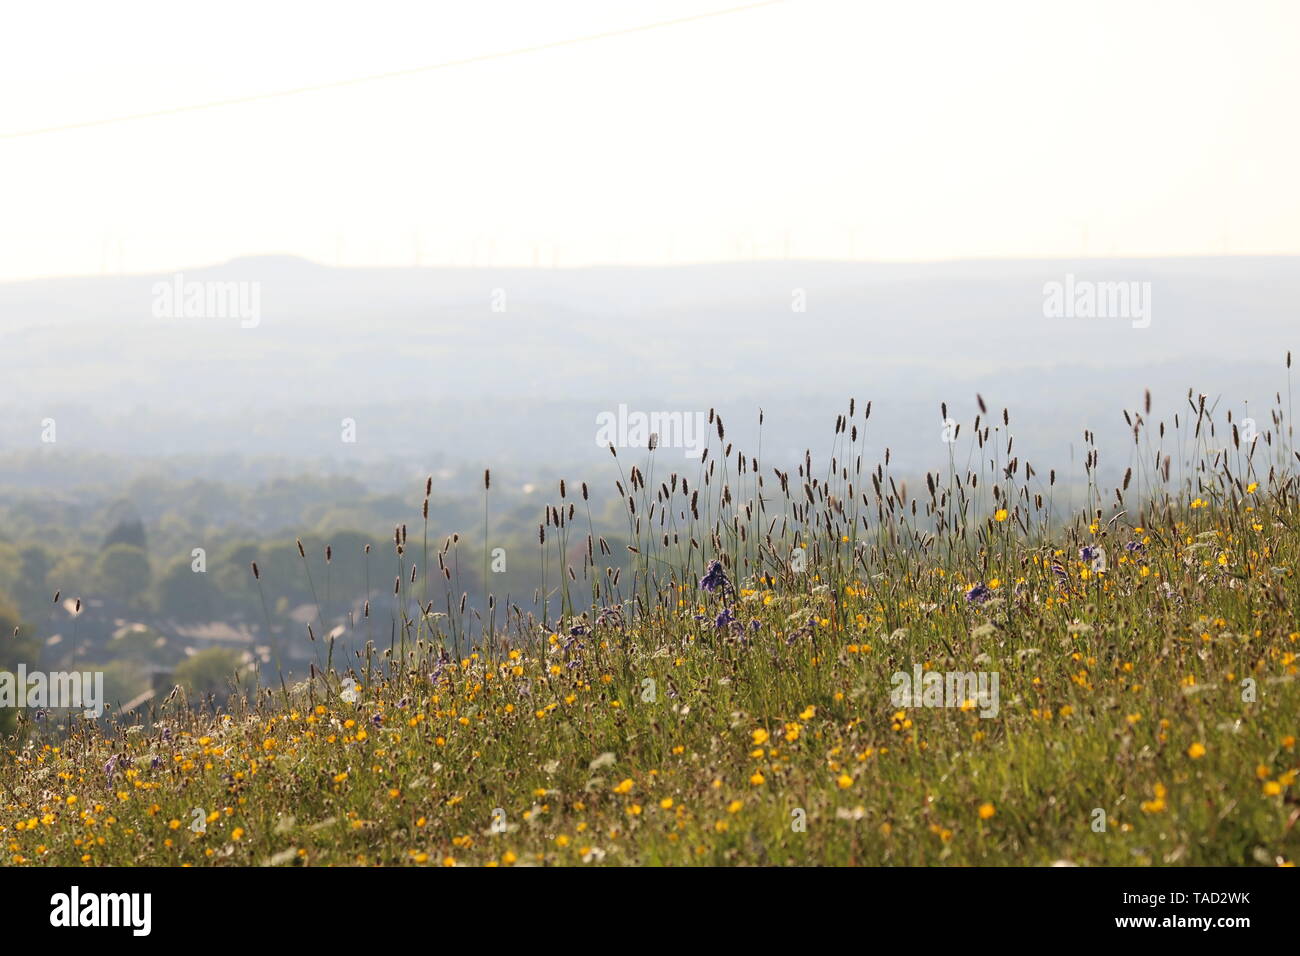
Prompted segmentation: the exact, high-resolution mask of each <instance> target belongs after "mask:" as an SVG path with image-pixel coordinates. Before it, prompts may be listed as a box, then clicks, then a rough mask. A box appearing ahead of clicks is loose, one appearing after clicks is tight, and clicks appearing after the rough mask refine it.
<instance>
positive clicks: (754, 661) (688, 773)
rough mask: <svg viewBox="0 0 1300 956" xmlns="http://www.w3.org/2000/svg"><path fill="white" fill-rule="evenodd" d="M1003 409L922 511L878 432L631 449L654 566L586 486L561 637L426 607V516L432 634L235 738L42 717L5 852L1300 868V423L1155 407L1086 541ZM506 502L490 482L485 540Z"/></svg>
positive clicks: (245, 727)
mask: <svg viewBox="0 0 1300 956" xmlns="http://www.w3.org/2000/svg"><path fill="white" fill-rule="evenodd" d="M983 404H984V403H983V401H982V400H981V401H980V406H981V408H980V416H979V418H977V419H976V420H975V421H974V422H973V423H971V424H973V427H971V424H967V425H965V426H964V427H963V428H962V429H961V430H960V431H959V432H957V434H956V435H954V436H950V437H955V438H956V439H957V441H955V442H952V443H948V444H944V445H939V444H938V443H936V447H938V448H941V449H942V453H943V455H944V457H946V458H947V462H946V463H945V464H944V467H943V468H941V469H939V470H938V471H935V472H932V473H930V474H927V475H925V476H924V480H923V482H922V487H919V488H918V487H916V485H917V483H918V479H917V478H915V477H914V478H913V487H912V488H911V489H909V488H908V487H906V485H905V484H904V482H903V481H902V480H901V477H900V476H896V475H892V474H891V473H890V470H889V457H890V456H889V453H888V451H886V452H885V453H884V455H883V456H882V460H881V461H880V462H879V464H877V465H874V466H873V465H869V464H866V463H865V462H864V461H863V456H864V454H865V453H866V449H867V448H869V447H870V446H869V442H868V437H867V435H868V429H869V427H870V426H869V419H870V406H869V405H867V406H865V407H863V406H862V405H859V404H858V403H852V404H851V405H850V408H849V409H848V410H847V411H846V413H845V415H844V416H842V417H841V419H840V420H838V421H837V422H836V426H835V431H836V436H837V437H836V454H835V457H834V459H833V460H832V461H830V462H823V463H820V464H819V465H818V466H817V467H816V468H814V467H813V462H812V461H811V459H806V460H805V461H804V462H803V463H802V464H801V465H799V466H798V467H796V468H794V469H793V470H791V471H778V470H774V469H773V468H771V467H770V466H769V465H768V464H767V463H766V462H763V463H761V464H760V462H759V461H756V460H755V459H754V458H752V457H748V456H746V455H744V454H742V453H740V452H739V451H738V450H736V449H734V448H731V447H730V446H729V444H728V442H727V438H726V433H725V428H724V426H723V423H722V422H721V420H720V419H718V418H717V417H716V416H712V420H711V422H710V427H711V428H713V429H715V430H716V437H715V439H714V440H713V443H712V446H711V449H710V451H709V453H708V454H706V456H705V459H704V461H702V462H699V463H697V464H692V465H691V467H690V473H689V474H686V473H685V472H683V473H681V474H675V473H671V472H669V471H668V468H669V467H670V466H666V465H663V464H662V463H660V464H659V465H658V466H656V456H657V454H662V453H661V452H659V453H657V452H656V451H655V450H653V449H651V450H650V451H649V452H646V451H641V452H638V453H637V463H636V464H631V463H628V462H626V459H627V457H628V454H629V453H628V452H626V451H624V452H622V453H620V454H619V455H618V456H616V457H618V458H619V460H620V462H623V463H624V468H625V470H624V471H623V472H622V475H623V477H622V478H621V479H620V481H619V485H618V491H619V494H620V496H621V497H623V498H624V499H625V500H626V502H627V512H628V515H627V521H628V540H630V541H633V542H635V544H634V545H633V546H632V553H633V556H634V564H633V569H632V570H631V571H630V572H621V573H620V572H615V571H613V570H608V571H607V570H606V565H608V564H621V563H622V562H621V561H618V562H616V561H614V560H613V559H612V557H611V556H610V555H609V554H608V553H607V552H608V550H609V549H608V548H607V546H606V545H605V542H604V541H602V540H601V539H599V538H598V537H595V536H592V535H591V534H590V532H589V531H588V528H589V525H588V523H587V519H586V517H585V515H584V501H585V499H586V497H587V492H586V489H585V488H584V487H583V486H581V485H574V484H569V485H567V486H561V487H560V488H559V489H557V495H556V497H555V499H554V501H555V504H554V505H553V506H551V507H548V509H547V511H546V516H545V518H544V520H542V521H541V522H540V523H539V528H538V545H537V547H538V549H539V554H540V555H541V556H542V557H543V558H544V567H545V569H546V570H545V571H544V580H543V581H542V582H540V587H541V588H542V589H543V590H544V591H546V592H548V593H554V594H556V595H558V598H559V600H560V601H562V602H563V605H564V607H565V608H566V612H565V615H564V617H563V619H562V620H560V621H554V620H552V621H535V620H530V619H529V618H528V617H527V616H526V615H524V614H522V613H517V612H516V611H515V610H514V609H513V608H511V607H509V606H507V605H506V604H504V603H502V604H500V605H497V604H494V605H493V606H492V607H491V608H490V609H484V610H483V613H482V614H481V615H475V614H474V613H473V612H472V611H469V612H467V611H466V609H465V608H463V607H459V608H458V607H457V606H456V605H455V602H454V601H444V600H443V599H442V598H441V597H439V599H438V600H430V599H429V591H428V586H429V585H428V581H429V578H428V577H424V578H421V577H420V574H421V573H422V572H425V571H426V569H427V570H428V571H430V572H432V575H433V577H434V578H435V579H436V580H439V581H440V580H441V579H442V574H441V566H442V564H443V561H442V555H443V554H446V553H447V548H450V547H451V546H452V545H451V543H448V544H447V545H445V546H444V548H443V551H442V552H441V553H439V552H436V551H435V552H433V553H430V552H429V550H428V548H427V546H424V545H422V544H419V543H417V542H419V541H420V540H421V535H420V531H419V521H420V518H419V513H418V511H417V512H416V513H415V514H414V515H413V519H412V530H411V534H410V536H409V541H410V544H409V546H408V544H407V541H408V538H407V533H406V529H405V527H400V528H399V529H397V531H396V532H395V536H394V545H393V546H394V550H395V553H396V554H397V557H398V559H399V564H400V565H401V567H402V573H401V576H400V577H398V579H397V581H396V582H394V587H395V589H396V590H397V591H399V592H400V593H401V594H402V596H403V597H407V596H409V597H411V598H414V599H416V600H418V601H419V602H420V604H421V606H422V608H423V611H424V613H417V614H415V615H414V616H405V617H402V618H400V619H397V620H394V621H392V622H391V631H392V638H391V642H390V641H389V640H385V641H383V642H382V644H380V645H379V646H376V645H375V644H371V645H370V646H369V647H368V649H367V651H366V652H365V653H363V654H361V655H359V656H358V657H356V658H355V659H353V660H349V661H339V660H338V659H331V654H330V649H329V647H328V646H327V645H326V644H325V641H324V638H323V637H322V636H321V635H322V634H324V633H326V631H325V630H324V628H325V627H326V626H328V624H329V623H330V622H322V628H321V629H320V630H319V631H313V636H314V637H315V638H316V639H317V641H318V647H319V648H320V660H321V662H322V667H321V668H320V669H319V670H318V671H317V676H316V677H315V678H314V679H313V680H312V681H310V682H307V683H303V684H299V685H297V686H282V685H281V684H280V682H279V681H278V680H277V679H276V677H275V675H273V674H270V675H268V674H263V675H262V686H261V688H260V689H259V690H256V691H254V692H252V693H251V694H248V695H247V696H245V697H240V696H236V697H235V698H234V702H233V704H232V705H231V706H230V708H229V710H228V712H216V713H214V712H212V711H210V710H204V709H202V708H201V707H192V706H189V704H190V702H187V701H185V699H184V696H183V694H180V693H176V694H174V695H173V696H172V698H170V699H169V701H168V702H167V704H165V705H163V707H162V708H161V709H160V711H159V712H158V713H157V714H156V717H157V720H156V722H154V723H150V724H148V725H145V724H139V723H138V724H136V725H134V726H129V725H122V726H119V727H118V728H116V729H115V730H113V731H111V732H110V731H104V730H102V729H100V728H98V727H96V726H94V725H89V724H87V725H83V726H82V727H81V729H78V730H75V731H74V732H73V733H72V734H71V735H70V736H65V737H58V738H56V737H54V736H52V735H51V734H50V732H49V731H48V730H46V729H45V724H43V723H42V722H41V721H38V720H35V719H33V718H32V717H31V715H25V719H24V722H23V724H22V727H21V729H20V732H19V736H18V737H17V738H15V739H14V740H12V741H11V742H10V743H9V745H8V748H7V749H6V751H5V753H4V758H3V765H2V766H0V839H2V840H3V843H4V850H5V852H4V859H5V861H6V862H8V863H11V864H21V865H37V864H49V863H63V864H76V863H84V864H86V865H105V864H110V865H112V864H137V863H140V864H146V863H147V864H163V865H171V864H194V865H204V864H224V865H230V864H263V863H269V864H283V865H322V864H391V865H407V864H410V865H428V866H433V865H453V864H454V865H523V864H579V865H580V864H606V865H609V864H614V865H621V864H688V863H694V864H774V863H824V864H973V863H984V864H1014V863H1030V864H1050V863H1053V862H1058V861H1067V862H1069V863H1074V864H1078V865H1099V864H1109V865H1166V864H1243V865H1277V864H1282V863H1290V862H1293V861H1294V860H1295V859H1296V858H1297V856H1300V832H1298V831H1297V828H1296V826H1295V824H1296V822H1297V819H1298V818H1300V799H1298V794H1300V788H1297V786H1296V775H1297V771H1298V770H1300V753H1298V752H1297V750H1296V737H1297V736H1298V735H1300V685H1298V684H1297V663H1298V662H1300V661H1298V655H1300V620H1297V614H1296V601H1297V580H1298V579H1297V576H1296V572H1297V569H1300V505H1298V504H1297V491H1298V490H1300V486H1298V485H1297V481H1296V477H1295V474H1294V473H1293V471H1292V468H1291V464H1292V463H1293V462H1294V461H1295V457H1294V453H1293V451H1292V449H1291V446H1290V442H1289V438H1288V434H1289V428H1288V427H1287V426H1286V422H1287V421H1289V415H1288V414H1286V413H1285V411H1284V409H1283V407H1282V402H1281V400H1279V407H1278V408H1277V409H1276V410H1275V412H1274V416H1273V427H1272V429H1271V430H1264V429H1261V433H1260V434H1259V436H1258V438H1257V439H1255V440H1254V441H1252V440H1251V438H1252V437H1253V435H1252V433H1251V432H1250V431H1247V432H1246V433H1245V434H1244V435H1243V433H1242V432H1241V431H1239V424H1240V423H1230V422H1227V421H1223V420H1220V421H1217V422H1216V421H1215V420H1214V416H1213V413H1212V407H1207V403H1206V402H1205V400H1204V399H1203V398H1200V397H1197V396H1192V395H1191V394H1190V393H1189V395H1188V398H1187V401H1186V402H1185V403H1183V404H1182V405H1181V407H1180V408H1179V410H1177V411H1176V412H1175V413H1174V414H1172V415H1169V416H1168V417H1167V418H1166V419H1164V420H1161V421H1155V420H1154V419H1152V416H1151V412H1150V399H1149V398H1148V400H1147V402H1146V403H1145V405H1144V407H1143V408H1141V409H1134V410H1129V411H1127V412H1125V416H1126V418H1127V419H1128V421H1129V424H1130V425H1131V427H1132V428H1133V446H1132V449H1131V451H1130V453H1129V457H1130V461H1131V467H1130V468H1129V469H1128V472H1127V474H1126V476H1125V478H1124V480H1123V486H1122V487H1120V488H1115V489H1109V488H1107V489H1103V488H1100V487H1095V486H1094V487H1093V488H1092V489H1091V494H1090V500H1089V502H1088V504H1087V506H1086V508H1085V509H1084V510H1082V511H1080V512H1079V513H1078V514H1075V515H1073V516H1070V520H1068V521H1062V520H1060V518H1059V516H1057V517H1054V510H1055V508H1059V505H1060V503H1059V502H1056V503H1054V502H1053V500H1052V493H1053V486H1054V475H1053V473H1052V472H1051V471H1050V470H1049V469H1047V468H1038V467H1036V466H1032V465H1030V464H1029V463H1028V462H1025V461H1022V460H1019V459H1018V458H1017V457H1016V456H1015V450H1014V442H1013V440H1012V439H1011V437H1010V416H1009V414H1008V413H1007V412H1005V411H1003V412H1002V413H1000V414H998V413H996V412H995V413H993V414H990V413H989V412H988V411H987V410H986V409H984V408H983ZM942 412H943V417H944V418H946V417H947V414H948V412H947V409H946V408H945V409H943V410H942ZM937 431H938V429H937V428H936V432H937ZM1086 453H1087V455H1088V460H1089V464H1090V466H1093V465H1095V461H1096V458H1095V456H1096V455H1097V451H1096V449H1093V448H1091V447H1089V448H1088V449H1087V450H1086ZM665 460H667V461H672V462H674V463H677V462H680V461H681V458H680V453H678V454H676V455H674V456H673V457H671V458H670V459H665ZM1090 470H1091V468H1090ZM489 485H490V482H488V481H485V486H489ZM490 504H491V490H490V487H485V489H484V506H485V521H486V522H487V523H488V524H489V527H490V521H491V517H490V515H491V511H490ZM1054 505H1055V508H1054ZM435 566H436V567H437V568H438V570H436V571H435V570H434V568H435ZM250 573H253V571H252V570H251V569H250ZM485 573H487V572H486V570H485ZM412 582H415V583H412ZM408 592H409V594H408ZM440 609H441V610H442V612H443V613H438V612H439V610H440ZM479 628H481V629H482V630H484V631H486V632H487V633H488V635H489V636H488V637H487V638H486V639H480V640H476V641H474V642H473V643H471V641H470V637H469V635H470V634H471V633H478V629H479ZM377 629H378V630H381V631H385V632H387V631H388V630H389V622H384V625H383V627H382V628H377ZM302 640H304V641H306V640H309V638H308V636H307V635H304V636H303V637H302ZM922 673H930V674H938V675H949V674H956V675H970V682H969V683H967V682H966V680H965V678H960V677H959V678H955V679H954V680H952V681H949V680H948V678H947V677H946V676H945V677H944V678H943V682H944V683H943V687H942V688H941V690H940V691H939V692H936V691H935V690H934V688H933V687H930V686H929V682H928V680H927V679H925V678H923V685H922V688H920V689H928V693H925V694H922V695H921V696H920V698H919V699H911V698H910V697H909V698H908V699H902V698H901V697H900V696H899V694H900V693H901V691H902V690H903V684H904V682H903V679H902V677H900V676H899V675H908V676H909V677H912V676H915V675H917V674H922ZM995 680H996V684H994V683H993V682H994V681H995ZM981 681H984V683H983V684H982V685H981V683H980V682H981ZM995 688H996V695H994V689H995ZM244 689H245V690H246V691H247V690H249V689H250V688H249V686H248V680H247V678H245V688H244ZM979 690H983V691H984V692H985V695H984V696H981V695H980V694H979V693H977V691H979ZM936 705H943V706H936ZM199 831H202V832H199Z"/></svg>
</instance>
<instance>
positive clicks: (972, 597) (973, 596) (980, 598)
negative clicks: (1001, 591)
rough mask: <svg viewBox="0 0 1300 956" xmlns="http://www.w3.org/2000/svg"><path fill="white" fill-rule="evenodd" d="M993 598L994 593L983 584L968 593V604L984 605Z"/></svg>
mask: <svg viewBox="0 0 1300 956" xmlns="http://www.w3.org/2000/svg"><path fill="white" fill-rule="evenodd" d="M992 596H993V592H992V591H991V590H989V588H987V587H986V586H985V585H983V584H977V585H975V586H974V587H973V588H971V589H970V590H969V591H967V592H966V603H968V604H983V603H984V602H985V601H987V600H988V599H989V598H991V597H992Z"/></svg>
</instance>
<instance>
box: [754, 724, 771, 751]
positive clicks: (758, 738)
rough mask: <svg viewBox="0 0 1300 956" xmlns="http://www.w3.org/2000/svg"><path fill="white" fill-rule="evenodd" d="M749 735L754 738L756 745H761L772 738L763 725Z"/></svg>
mask: <svg viewBox="0 0 1300 956" xmlns="http://www.w3.org/2000/svg"><path fill="white" fill-rule="evenodd" d="M749 736H750V737H752V738H753V740H754V746H755V747H761V746H762V745H763V744H765V743H767V741H768V740H769V738H770V735H769V734H768V732H767V731H766V730H764V729H763V728H762V727H759V728H758V729H757V730H755V731H754V732H753V733H752V734H750V735H749Z"/></svg>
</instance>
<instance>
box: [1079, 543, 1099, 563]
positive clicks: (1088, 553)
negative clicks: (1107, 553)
mask: <svg viewBox="0 0 1300 956" xmlns="http://www.w3.org/2000/svg"><path fill="white" fill-rule="evenodd" d="M1079 560H1081V561H1096V560H1097V549H1096V548H1094V547H1093V546H1092V545H1088V546H1087V547H1086V548H1080V549H1079Z"/></svg>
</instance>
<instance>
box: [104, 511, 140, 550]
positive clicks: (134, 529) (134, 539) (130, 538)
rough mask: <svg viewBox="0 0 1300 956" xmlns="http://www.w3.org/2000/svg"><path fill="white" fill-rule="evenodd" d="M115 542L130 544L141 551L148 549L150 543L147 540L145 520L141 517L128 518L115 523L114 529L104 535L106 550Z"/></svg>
mask: <svg viewBox="0 0 1300 956" xmlns="http://www.w3.org/2000/svg"><path fill="white" fill-rule="evenodd" d="M115 544H129V545H132V546H133V547H136V548H139V549H140V550H141V551H144V550H146V548H147V546H148V543H147V542H146V540H145V534H144V522H143V521H141V520H140V519H139V518H126V519H124V520H122V521H119V522H118V523H117V524H115V525H113V528H112V530H110V531H109V532H108V534H107V535H105V536H104V550H105V551H107V550H108V549H109V548H111V547H113V545H115Z"/></svg>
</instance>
